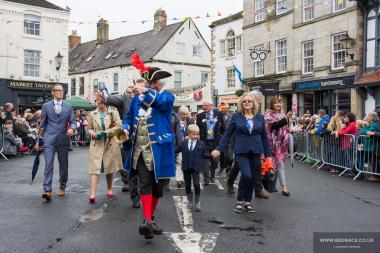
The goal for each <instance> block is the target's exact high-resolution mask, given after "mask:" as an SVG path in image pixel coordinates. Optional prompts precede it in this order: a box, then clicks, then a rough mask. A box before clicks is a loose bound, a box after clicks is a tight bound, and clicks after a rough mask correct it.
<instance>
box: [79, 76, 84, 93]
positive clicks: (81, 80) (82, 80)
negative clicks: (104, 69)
mask: <svg viewBox="0 0 380 253" xmlns="http://www.w3.org/2000/svg"><path fill="white" fill-rule="evenodd" d="M83 95H84V77H79V96H83Z"/></svg>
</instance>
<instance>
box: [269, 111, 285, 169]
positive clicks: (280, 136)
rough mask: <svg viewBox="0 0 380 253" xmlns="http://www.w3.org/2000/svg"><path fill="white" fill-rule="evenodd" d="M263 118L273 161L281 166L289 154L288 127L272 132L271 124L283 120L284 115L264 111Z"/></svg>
mask: <svg viewBox="0 0 380 253" xmlns="http://www.w3.org/2000/svg"><path fill="white" fill-rule="evenodd" d="M264 117H265V130H266V133H267V136H268V138H269V143H270V144H271V149H272V154H273V160H274V162H275V164H281V163H283V162H284V161H285V159H286V157H287V156H288V153H289V147H288V145H289V126H288V125H286V126H283V127H281V128H279V129H273V130H272V123H274V122H277V121H279V120H281V119H283V118H285V114H283V113H279V112H275V111H272V110H269V109H268V110H266V111H265V113H264Z"/></svg>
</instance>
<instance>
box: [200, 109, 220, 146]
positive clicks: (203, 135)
mask: <svg viewBox="0 0 380 253" xmlns="http://www.w3.org/2000/svg"><path fill="white" fill-rule="evenodd" d="M213 115H214V116H213V117H214V119H217V122H216V124H215V128H214V141H215V143H216V144H217V143H219V141H220V139H221V138H222V135H223V134H224V131H225V124H224V118H223V114H222V112H220V111H218V110H213ZM197 125H198V127H199V131H200V137H201V140H202V141H204V142H207V122H206V113H205V112H202V113H200V114H198V115H197Z"/></svg>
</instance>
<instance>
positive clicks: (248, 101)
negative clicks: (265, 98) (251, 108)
mask: <svg viewBox="0 0 380 253" xmlns="http://www.w3.org/2000/svg"><path fill="white" fill-rule="evenodd" d="M243 103H252V100H243Z"/></svg>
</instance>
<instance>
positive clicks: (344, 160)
mask: <svg viewBox="0 0 380 253" xmlns="http://www.w3.org/2000/svg"><path fill="white" fill-rule="evenodd" d="M293 136H294V146H295V149H296V150H295V152H294V154H295V155H298V156H300V157H301V161H303V162H305V161H306V159H311V160H313V161H314V162H315V163H314V165H313V166H312V167H314V166H317V165H319V164H320V165H319V167H318V170H319V169H321V168H322V167H323V166H325V165H330V166H333V167H336V168H340V169H342V172H341V173H340V174H339V176H342V175H343V174H344V173H346V172H350V173H351V175H353V176H354V179H353V180H356V179H357V178H358V177H359V176H360V175H362V174H370V175H377V176H380V153H379V152H380V137H368V136H364V135H361V136H359V137H355V136H354V135H349V134H346V135H344V136H340V137H336V136H335V135H330V134H326V135H324V136H323V137H319V136H315V135H309V134H307V133H305V132H296V133H293Z"/></svg>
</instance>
